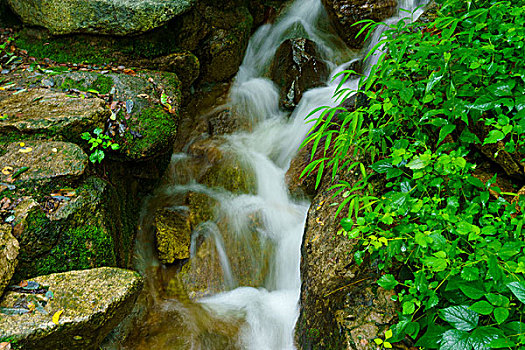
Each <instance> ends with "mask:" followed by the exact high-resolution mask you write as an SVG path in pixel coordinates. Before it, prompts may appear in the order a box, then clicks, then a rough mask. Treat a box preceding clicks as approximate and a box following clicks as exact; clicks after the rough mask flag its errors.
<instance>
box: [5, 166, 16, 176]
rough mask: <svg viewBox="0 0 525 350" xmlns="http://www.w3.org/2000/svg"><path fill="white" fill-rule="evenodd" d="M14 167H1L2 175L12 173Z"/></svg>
mask: <svg viewBox="0 0 525 350" xmlns="http://www.w3.org/2000/svg"><path fill="white" fill-rule="evenodd" d="M14 170H15V169H13V167H10V166H6V167H4V168H3V169H2V174H4V175H11V174H12V173H13V171H14Z"/></svg>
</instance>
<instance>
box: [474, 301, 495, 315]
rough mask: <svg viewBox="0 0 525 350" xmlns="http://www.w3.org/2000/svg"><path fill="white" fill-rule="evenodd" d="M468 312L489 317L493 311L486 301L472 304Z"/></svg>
mask: <svg viewBox="0 0 525 350" xmlns="http://www.w3.org/2000/svg"><path fill="white" fill-rule="evenodd" d="M470 310H472V311H476V312H477V313H478V314H480V315H490V314H491V313H492V311H493V310H494V306H492V305H490V304H489V302H488V301H485V300H482V301H478V302H477V303H474V304H473V305H472V306H471V307H470Z"/></svg>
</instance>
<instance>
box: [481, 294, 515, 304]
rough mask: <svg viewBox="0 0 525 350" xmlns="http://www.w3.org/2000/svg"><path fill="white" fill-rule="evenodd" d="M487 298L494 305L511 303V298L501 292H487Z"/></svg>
mask: <svg viewBox="0 0 525 350" xmlns="http://www.w3.org/2000/svg"><path fill="white" fill-rule="evenodd" d="M485 298H487V300H488V301H489V302H490V303H491V304H492V305H494V306H502V307H508V306H509V304H510V300H509V298H507V297H506V296H504V295H501V294H487V295H485Z"/></svg>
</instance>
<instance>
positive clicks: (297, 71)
mask: <svg viewBox="0 0 525 350" xmlns="http://www.w3.org/2000/svg"><path fill="white" fill-rule="evenodd" d="M328 73H329V72H328V67H327V65H326V63H324V62H323V60H322V59H321V58H320V55H319V53H318V51H317V48H316V45H315V43H314V42H313V41H311V40H308V39H288V40H286V41H285V42H283V43H282V44H281V46H279V48H278V49H277V52H276V54H275V60H274V62H273V64H272V67H271V69H270V75H271V77H272V80H273V81H274V82H275V83H276V84H277V85H278V86H279V91H280V104H281V107H282V108H285V109H289V110H293V109H294V108H295V106H296V105H297V104H298V103H299V101H300V100H301V98H302V97H303V93H304V92H306V91H307V90H308V89H311V88H314V87H318V86H322V85H323V84H324V83H325V81H326V79H327V78H328Z"/></svg>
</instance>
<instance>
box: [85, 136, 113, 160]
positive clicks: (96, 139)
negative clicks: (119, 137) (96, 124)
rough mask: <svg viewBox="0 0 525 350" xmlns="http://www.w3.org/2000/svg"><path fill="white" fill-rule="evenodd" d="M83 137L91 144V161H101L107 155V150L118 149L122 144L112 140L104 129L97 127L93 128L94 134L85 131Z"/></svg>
mask: <svg viewBox="0 0 525 350" xmlns="http://www.w3.org/2000/svg"><path fill="white" fill-rule="evenodd" d="M82 139H83V140H86V141H87V142H88V143H89V144H90V145H91V148H90V151H91V154H90V155H89V160H90V161H91V163H97V162H98V163H100V162H102V160H103V159H104V158H105V157H106V154H105V152H104V151H105V150H106V149H108V148H109V149H112V150H118V149H119V148H120V145H119V144H118V143H115V142H114V141H112V140H111V137H109V136H107V135H104V134H103V130H102V129H100V128H96V129H95V130H93V134H90V133H89V132H85V133H83V134H82Z"/></svg>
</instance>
